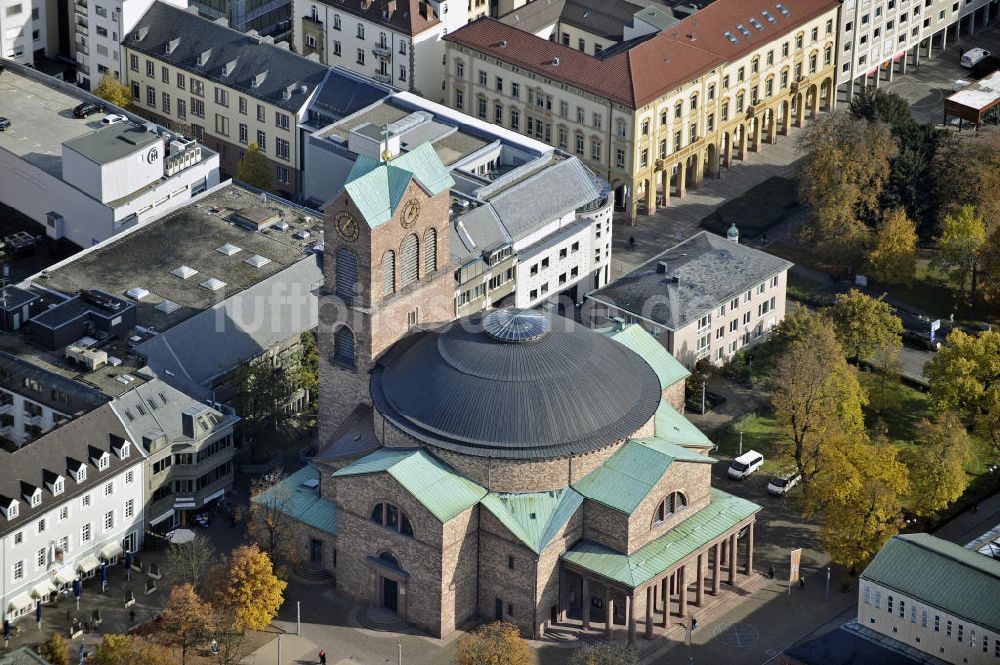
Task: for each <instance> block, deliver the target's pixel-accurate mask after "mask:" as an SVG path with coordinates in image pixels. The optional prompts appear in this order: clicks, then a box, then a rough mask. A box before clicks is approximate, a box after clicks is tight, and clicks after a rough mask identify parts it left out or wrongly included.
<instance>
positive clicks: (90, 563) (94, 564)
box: [76, 554, 101, 573]
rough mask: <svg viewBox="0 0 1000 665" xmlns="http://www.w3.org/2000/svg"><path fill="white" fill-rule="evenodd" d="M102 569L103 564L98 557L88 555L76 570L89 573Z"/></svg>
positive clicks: (77, 565)
mask: <svg viewBox="0 0 1000 665" xmlns="http://www.w3.org/2000/svg"><path fill="white" fill-rule="evenodd" d="M100 567H101V562H100V561H98V560H97V557H96V556H94V555H93V554H88V555H87V556H85V557H84V558H83V559H82V560H81V561H80V563H78V564H76V569H77V570H79V571H80V572H81V573H89V572H90V571H92V570H96V569H97V568H100Z"/></svg>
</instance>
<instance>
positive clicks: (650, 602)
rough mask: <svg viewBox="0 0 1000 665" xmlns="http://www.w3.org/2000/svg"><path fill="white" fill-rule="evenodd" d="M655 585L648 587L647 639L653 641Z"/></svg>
mask: <svg viewBox="0 0 1000 665" xmlns="http://www.w3.org/2000/svg"><path fill="white" fill-rule="evenodd" d="M655 587H656V585H655V584H651V585H649V586H648V587H646V639H647V640H651V639H653V589H654V588H655Z"/></svg>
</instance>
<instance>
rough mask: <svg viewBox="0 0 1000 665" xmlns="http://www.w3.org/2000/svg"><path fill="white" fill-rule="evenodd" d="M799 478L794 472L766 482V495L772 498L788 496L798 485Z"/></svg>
mask: <svg viewBox="0 0 1000 665" xmlns="http://www.w3.org/2000/svg"><path fill="white" fill-rule="evenodd" d="M800 478H801V476H799V474H798V472H796V471H792V472H789V473H783V474H781V475H779V476H774V477H773V478H771V479H770V480H769V481H767V493H768V494H773V495H774V496H784V495H785V494H788V492H789V490H791V489H792V488H793V487H795V486H796V485H798V484H799V479H800Z"/></svg>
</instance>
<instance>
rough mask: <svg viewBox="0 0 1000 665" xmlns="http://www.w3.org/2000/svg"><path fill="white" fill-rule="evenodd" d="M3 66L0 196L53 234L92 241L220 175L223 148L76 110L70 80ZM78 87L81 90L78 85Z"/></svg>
mask: <svg viewBox="0 0 1000 665" xmlns="http://www.w3.org/2000/svg"><path fill="white" fill-rule="evenodd" d="M15 67H17V66H16V65H11V66H10V67H8V71H7V72H5V73H4V75H3V77H2V80H0V95H2V96H3V98H4V99H6V100H9V102H10V103H9V104H8V105H6V106H5V107H4V115H5V116H7V117H8V118H10V120H11V123H12V126H11V127H10V128H9V129H8V130H7V131H5V132H3V133H2V134H0V201H2V202H3V203H5V204H6V205H9V206H11V207H12V208H14V209H16V210H18V211H20V212H22V213H24V214H25V215H27V216H28V217H30V218H31V219H33V220H35V221H36V222H38V223H40V224H43V225H45V229H46V232H47V234H48V235H49V237H51V238H54V239H59V238H67V239H69V240H70V241H72V242H74V243H76V244H77V245H79V246H81V247H90V246H91V245H94V244H97V243H98V242H101V241H102V240H105V239H106V238H110V237H111V236H113V235H116V234H118V233H121V232H122V231H124V230H126V229H129V228H132V227H134V226H139V225H142V224H145V223H147V222H150V221H152V220H154V219H158V218H159V217H162V216H163V215H165V214H166V213H168V212H170V211H172V210H175V209H177V208H179V207H182V206H184V205H186V204H187V203H188V202H189V201H190V200H191V197H192V196H195V195H197V194H199V193H200V192H203V191H206V190H207V189H209V188H211V187H214V186H215V185H217V184H218V183H219V155H218V154H217V153H215V152H213V151H211V150H208V149H207V148H204V147H203V146H201V145H199V144H198V143H195V142H194V141H191V140H189V139H185V138H184V137H180V136H175V135H169V134H167V133H166V132H165V131H164V130H162V128H158V127H156V126H155V125H151V124H147V123H145V122H138V121H136V122H132V121H129V122H119V123H116V124H112V125H110V126H105V125H102V124H101V123H100V120H89V121H88V120H78V119H76V118H73V117H72V114H71V113H67V112H68V111H72V110H73V108H74V107H75V106H76V105H77V104H78V103H79V102H80V98H81V97H84V98H87V97H89V96H88V95H77V96H75V97H74V96H71V95H70V94H68V93H69V92H70V91H76V89H75V88H73V86H71V85H69V84H66V83H63V82H61V81H57V80H56V79H52V78H50V77H47V76H44V75H42V74H39V73H37V72H34V71H33V70H30V69H21V70H20V71H14V68H15ZM77 92H78V91H77Z"/></svg>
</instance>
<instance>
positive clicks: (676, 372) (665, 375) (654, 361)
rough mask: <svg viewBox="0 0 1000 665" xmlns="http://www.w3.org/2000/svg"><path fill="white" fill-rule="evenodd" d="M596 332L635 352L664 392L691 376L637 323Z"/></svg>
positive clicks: (600, 329)
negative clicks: (653, 373)
mask: <svg viewBox="0 0 1000 665" xmlns="http://www.w3.org/2000/svg"><path fill="white" fill-rule="evenodd" d="M597 332H599V333H601V334H602V335H606V336H608V337H610V338H611V339H613V340H615V341H616V342H618V343H619V344H621V345H623V346H626V347H628V348H629V349H631V350H632V351H635V352H636V354H638V355H639V357H640V358H642V359H643V360H645V361H646V364H648V365H649V366H650V367H652V368H653V371H654V372H656V376H657V377H659V379H660V389H661V390H665V389H666V388H668V387H670V386H672V385H674V384H675V383H677V382H678V381H683V380H684V379H686V378H687V377H688V376H690V375H691V372H689V371H688V370H687V368H686V367H684V365H682V364H681V363H680V361H678V360H677V359H676V358H674V357H673V356H672V355H670V352H669V351H667V349H666V347H665V346H663V345H662V344H660V341H659V340H658V339H656V338H655V337H653V336H652V335H651V334H649V332H648V331H647V330H646V329H645V328H643V327H642V326H640V325H639V324H638V323H631V324H629V325H627V326H624V327H623V328H622V329H621V330H615V327H614V326H612V327H610V328H598V329H597Z"/></svg>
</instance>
